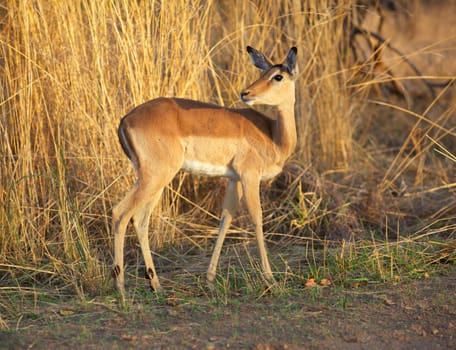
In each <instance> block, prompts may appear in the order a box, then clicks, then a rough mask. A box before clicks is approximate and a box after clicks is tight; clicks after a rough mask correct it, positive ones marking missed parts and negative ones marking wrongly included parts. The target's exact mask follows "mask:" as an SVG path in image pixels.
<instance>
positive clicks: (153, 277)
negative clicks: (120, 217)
mask: <svg viewBox="0 0 456 350" xmlns="http://www.w3.org/2000/svg"><path fill="white" fill-rule="evenodd" d="M162 192H163V190H159V191H158V192H156V193H155V194H153V195H152V199H151V201H150V202H149V203H147V204H146V205H144V206H143V207H142V208H141V209H139V210H138V211H137V212H136V213H135V214H134V216H133V225H134V227H135V230H136V233H137V235H138V240H139V245H140V247H141V251H142V254H143V257H144V263H145V265H146V271H145V272H146V273H145V275H146V278H147V279H149V281H150V286H151V288H152V289H153V290H154V291H155V292H161V291H162V288H161V286H160V282H159V280H158V275H157V272H156V271H155V265H154V261H153V258H152V253H151V250H150V247H149V232H148V229H149V221H150V216H151V213H152V210H153V209H154V208H155V206H156V205H157V203H158V201H159V199H160V197H161V194H162Z"/></svg>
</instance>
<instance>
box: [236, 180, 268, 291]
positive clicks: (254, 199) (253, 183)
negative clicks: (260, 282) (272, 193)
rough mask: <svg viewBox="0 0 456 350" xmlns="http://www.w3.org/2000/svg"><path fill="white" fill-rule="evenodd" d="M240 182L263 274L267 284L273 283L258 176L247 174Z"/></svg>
mask: <svg viewBox="0 0 456 350" xmlns="http://www.w3.org/2000/svg"><path fill="white" fill-rule="evenodd" d="M241 182H242V190H243V192H244V198H245V204H246V206H247V210H248V212H249V214H250V217H251V218H252V221H253V223H254V225H255V233H256V237H257V242H258V249H259V251H260V258H261V267H262V269H263V274H264V277H265V278H266V280H267V281H268V282H270V283H273V282H274V277H273V275H272V270H271V266H270V265H269V260H268V253H267V250H266V245H265V243H264V235H263V212H262V209H261V202H260V176H259V175H258V174H256V173H253V172H252V173H247V174H245V175H244V176H243V177H242V179H241Z"/></svg>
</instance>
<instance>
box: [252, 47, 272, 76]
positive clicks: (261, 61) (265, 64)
mask: <svg viewBox="0 0 456 350" xmlns="http://www.w3.org/2000/svg"><path fill="white" fill-rule="evenodd" d="M247 52H248V53H249V55H250V59H251V60H252V63H253V64H254V65H255V67H257V68H260V69H261V70H268V69H269V68H271V67H272V63H271V61H269V60H268V59H267V58H266V57H264V55H263V54H262V53H261V52H260V51H258V50H255V49H254V48H253V47H251V46H247Z"/></svg>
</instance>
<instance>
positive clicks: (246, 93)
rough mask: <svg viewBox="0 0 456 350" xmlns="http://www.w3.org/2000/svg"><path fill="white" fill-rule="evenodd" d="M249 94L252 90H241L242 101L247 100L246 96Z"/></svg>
mask: <svg viewBox="0 0 456 350" xmlns="http://www.w3.org/2000/svg"><path fill="white" fill-rule="evenodd" d="M248 94H250V91H242V92H241V100H242V101H245V100H247V98H246V97H247V96H248Z"/></svg>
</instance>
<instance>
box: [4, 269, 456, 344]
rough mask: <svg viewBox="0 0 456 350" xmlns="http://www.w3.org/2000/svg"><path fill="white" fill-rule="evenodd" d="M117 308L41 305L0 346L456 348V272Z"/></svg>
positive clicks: (109, 305) (102, 304) (101, 304)
mask: <svg viewBox="0 0 456 350" xmlns="http://www.w3.org/2000/svg"><path fill="white" fill-rule="evenodd" d="M113 305H114V304H113V303H106V302H96V301H91V302H88V303H86V304H83V305H82V304H81V303H79V302H67V303H64V304H63V303H62V304H58V305H56V304H52V305H51V306H49V307H43V308H41V309H40V312H39V313H37V314H34V315H33V317H32V315H22V316H21V319H20V320H16V324H17V325H18V326H19V327H18V329H17V330H9V331H3V332H0V348H1V349H43V348H46V349H61V348H68V347H72V348H76V349H80V348H84V349H95V348H96V349H100V348H107V349H116V348H118V349H120V348H122V349H123V348H134V349H225V348H233V349H263V350H271V349H276V350H278V349H454V348H456V268H455V267H451V268H450V269H449V270H448V272H447V273H445V274H444V275H439V276H432V277H430V278H425V279H421V280H414V281H407V282H401V283H399V284H396V285H391V284H390V285H381V286H379V285H376V286H373V285H371V286H362V287H359V288H337V287H329V288H323V289H320V290H319V292H318V293H314V292H312V291H309V289H302V291H301V292H295V293H292V294H291V295H286V296H272V295H267V296H263V297H262V298H259V299H255V298H252V297H251V296H242V295H233V296H230V300H229V302H228V303H227V304H224V303H216V302H214V301H213V300H211V299H210V298H207V297H206V296H198V297H193V298H191V299H190V298H189V299H174V298H172V297H166V298H163V299H162V300H161V302H159V301H158V300H156V301H154V302H152V301H151V302H150V303H138V304H136V305H133V306H131V308H130V310H128V311H118V310H117V308H116V307H115V306H113ZM10 321H11V320H10ZM13 324H14V323H13ZM10 325H12V323H11V322H10ZM11 328H13V327H11Z"/></svg>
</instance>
